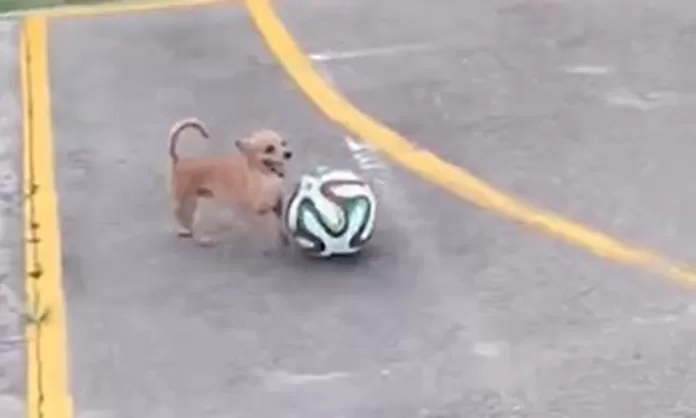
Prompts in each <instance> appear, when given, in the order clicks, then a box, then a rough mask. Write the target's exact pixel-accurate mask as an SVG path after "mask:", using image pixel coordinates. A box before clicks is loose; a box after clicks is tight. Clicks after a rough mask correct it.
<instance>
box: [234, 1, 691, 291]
mask: <svg viewBox="0 0 696 418" xmlns="http://www.w3.org/2000/svg"><path fill="white" fill-rule="evenodd" d="M245 4H246V7H247V9H248V11H249V14H250V15H251V17H252V20H253V21H254V23H255V25H256V28H257V29H258V31H259V32H260V33H261V35H262V37H263V38H264V39H265V41H266V44H267V45H268V47H269V49H270V50H271V52H272V53H273V54H274V55H275V56H276V58H277V60H278V61H279V62H280V64H281V66H282V67H283V68H284V69H285V71H286V73H287V74H288V75H289V76H290V78H292V79H293V80H294V81H295V83H296V84H297V85H298V87H299V88H300V89H301V90H302V91H303V92H304V94H305V95H306V96H307V97H308V98H309V99H310V100H311V101H312V102H313V103H314V104H315V105H316V106H317V107H318V108H319V109H320V110H321V111H322V112H323V113H324V114H325V115H326V116H327V117H328V118H329V119H331V120H332V121H334V122H335V123H337V124H339V125H342V126H343V127H344V128H345V129H347V130H348V131H349V132H351V133H353V134H354V135H356V136H358V137H359V138H361V139H362V140H363V141H365V142H367V143H368V144H370V145H372V146H374V147H375V148H377V149H379V150H380V151H382V152H383V153H385V154H386V155H387V156H389V157H390V158H391V159H392V160H393V161H395V162H396V163H398V164H400V165H401V166H403V167H405V168H406V169H408V170H410V171H411V172H413V173H415V174H417V175H418V176H420V177H422V178H424V179H426V180H428V181H430V182H432V183H434V184H436V185H439V186H440V187H442V188H443V189H445V190H447V191H449V192H450V193H451V194H453V195H455V196H457V197H459V198H461V199H464V200H467V201H469V202H471V203H473V204H476V205H478V206H479V207H481V208H484V209H487V210H490V211H492V212H496V213H497V214H499V215H500V216H503V217H505V218H507V219H509V220H512V221H515V222H518V223H521V224H524V225H526V226H529V227H531V228H534V229H535V230H537V231H540V232H542V233H545V234H547V235H549V236H552V237H554V238H558V239H561V240H564V241H566V242H568V243H571V244H574V245H576V246H578V247H581V248H584V249H585V250H587V251H589V252H591V253H592V254H595V255H597V256H600V257H603V258H605V259H609V260H612V261H616V262H619V263H622V264H625V265H629V266H632V267H635V268H638V269H642V270H648V271H651V272H655V273H658V274H662V275H665V276H667V277H668V278H670V279H672V280H674V281H676V282H678V283H680V284H681V285H684V286H689V287H696V270H694V269H693V268H691V267H688V266H685V265H681V263H674V262H671V261H669V260H668V259H666V258H665V257H663V256H661V255H659V254H657V253H655V252H653V251H650V250H647V249H642V248H636V247H634V246H632V245H628V244H625V243H622V242H621V241H619V240H617V239H615V238H613V237H611V236H608V235H606V234H603V233H601V232H599V231H595V230H592V229H591V228H588V227H586V226H583V225H581V224H579V223H576V222H573V221H570V220H567V219H564V218H563V217H561V216H559V215H556V214H554V213H551V212H548V211H545V210H543V209H539V208H536V207H533V206H532V205H529V204H527V203H524V202H522V201H520V200H518V199H516V198H515V197H513V196H510V195H508V194H506V193H504V192H501V191H499V190H496V189H495V188H494V187H492V186H491V185H489V184H487V183H486V182H484V181H482V180H480V179H478V178H477V177H475V176H474V175H472V174H471V173H469V172H468V171H466V170H464V169H462V168H460V167H457V166H456V165H454V164H451V163H449V162H447V161H444V160H442V159H441V158H439V157H438V156H436V155H434V154H433V153H431V152H429V151H427V150H424V149H420V148H417V147H416V146H415V145H413V144H412V143H411V142H410V141H408V140H407V139H405V138H404V137H402V136H401V135H399V134H398V133H396V132H394V131H392V130H391V129H389V128H387V127H386V126H384V125H382V124H381V123H379V122H378V121H376V120H374V119H373V118H371V117H370V116H368V115H366V114H364V113H363V112H361V111H360V110H359V109H357V108H356V107H355V106H353V105H352V104H351V103H349V102H348V101H347V100H346V99H345V98H343V97H342V96H341V95H340V94H339V93H337V92H336V91H335V90H334V89H333V88H332V87H331V86H330V85H329V84H328V83H327V82H326V81H325V80H323V79H322V78H321V76H319V75H318V73H317V72H316V71H315V70H314V68H312V64H311V63H310V61H309V59H308V58H307V57H306V55H305V54H304V53H303V52H302V50H301V49H300V47H299V46H298V45H297V43H296V42H295V40H294V39H293V38H292V36H291V35H290V33H288V31H287V30H286V29H285V27H284V25H283V22H282V21H281V20H280V19H279V18H278V16H277V15H276V13H275V11H274V10H273V7H272V6H271V4H270V1H269V0H245Z"/></svg>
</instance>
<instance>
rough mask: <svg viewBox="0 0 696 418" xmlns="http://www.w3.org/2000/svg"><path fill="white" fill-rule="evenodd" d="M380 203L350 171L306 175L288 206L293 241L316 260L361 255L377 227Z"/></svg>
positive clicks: (286, 217) (323, 169) (287, 223)
mask: <svg viewBox="0 0 696 418" xmlns="http://www.w3.org/2000/svg"><path fill="white" fill-rule="evenodd" d="M376 211H377V202H376V200H375V195H374V193H373V192H372V189H371V188H370V186H369V185H368V184H367V183H365V182H364V181H363V180H362V179H361V178H360V177H359V176H358V175H357V174H355V173H354V172H352V171H350V170H337V169H331V168H328V167H319V168H318V169H316V170H315V171H314V172H312V173H310V174H306V175H303V176H302V177H301V178H300V181H299V182H298V183H297V185H296V186H295V189H294V191H293V192H292V194H291V195H290V197H289V199H288V201H287V203H286V207H285V215H284V220H285V226H286V227H287V229H288V231H289V232H290V235H291V237H292V238H293V240H294V241H295V242H296V243H297V244H298V245H299V246H300V247H301V248H302V249H303V250H305V251H306V252H307V253H309V254H311V255H314V256H317V257H331V256H333V255H347V254H355V253H358V252H359V251H360V250H361V249H362V247H363V245H365V243H366V242H367V241H368V240H369V239H370V238H371V236H372V232H373V231H374V228H375V215H376Z"/></svg>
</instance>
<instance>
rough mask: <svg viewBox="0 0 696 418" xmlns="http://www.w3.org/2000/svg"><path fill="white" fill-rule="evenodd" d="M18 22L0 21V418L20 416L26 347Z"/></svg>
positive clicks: (22, 404) (22, 400)
mask: <svg viewBox="0 0 696 418" xmlns="http://www.w3.org/2000/svg"><path fill="white" fill-rule="evenodd" d="M19 27H20V25H19V24H18V23H17V22H9V21H3V22H0V85H2V86H3V90H2V92H1V93H0V415H2V416H3V417H8V418H15V417H22V416H24V412H25V408H24V392H25V384H26V381H25V344H24V333H23V330H22V321H21V316H22V313H23V303H24V300H23V299H24V298H23V294H24V280H23V274H22V271H23V269H24V267H23V265H22V253H21V250H20V248H21V238H22V234H21V222H20V219H21V203H22V202H21V194H22V193H21V185H20V179H21V175H20V172H19V170H20V166H21V163H20V161H21V159H20V158H21V157H20V148H21V139H20V138H21V136H20V133H21V115H20V101H19V100H20V97H19V87H18V84H19V82H18V81H19V69H18V67H19V60H18V58H19V53H18V48H17V45H18V33H19Z"/></svg>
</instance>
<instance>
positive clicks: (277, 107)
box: [49, 0, 696, 418]
mask: <svg viewBox="0 0 696 418" xmlns="http://www.w3.org/2000/svg"><path fill="white" fill-rule="evenodd" d="M619 3H621V2H619V1H618V0H617V1H616V2H613V3H611V4H609V5H606V4H604V5H602V4H598V3H595V2H581V3H573V4H571V3H563V2H521V3H520V2H518V3H516V4H512V2H505V4H503V2H497V3H496V2H490V3H486V4H487V5H486V6H483V5H482V4H480V2H479V3H476V4H474V2H463V1H461V0H459V1H457V2H454V1H448V2H445V1H444V0H437V1H435V2H432V3H429V6H428V8H427V9H421V8H420V6H418V4H420V3H416V2H413V3H411V4H409V3H407V4H402V5H401V7H399V8H398V9H394V8H389V9H387V8H386V3H385V5H379V4H373V2H360V1H357V2H351V3H350V4H349V5H345V4H343V5H342V6H341V5H339V4H337V2H333V1H323V2H317V1H301V2H297V1H293V2H280V4H279V5H278V7H279V10H280V12H281V15H282V17H283V18H284V20H285V21H286V22H287V24H288V26H289V28H290V29H291V30H292V32H293V33H294V34H295V35H296V36H297V38H298V40H299V41H300V43H301V44H302V45H303V46H304V48H305V49H306V50H307V51H309V52H310V53H315V54H324V55H317V56H315V60H316V61H317V64H318V65H319V67H320V70H321V71H322V72H323V73H324V75H325V76H326V77H330V78H331V79H332V80H333V82H334V84H335V86H336V88H337V89H339V90H340V91H342V92H344V93H345V94H346V95H347V96H348V97H349V98H351V99H352V100H354V101H355V102H356V103H357V104H358V105H359V107H361V108H363V109H364V110H365V111H367V112H368V113H372V114H374V115H376V117H378V118H379V119H381V120H383V121H384V122H386V123H387V124H389V125H391V126H393V127H394V128H396V129H397V130H399V131H401V132H402V133H404V134H406V135H407V136H408V137H409V138H411V139H413V140H414V141H416V142H418V144H419V145H421V146H424V147H427V148H431V149H433V150H435V151H437V152H438V153H439V154H441V155H443V156H446V157H447V158H448V159H451V160H453V161H456V162H459V163H462V165H465V166H467V167H469V168H471V169H473V170H474V171H475V172H476V173H477V174H480V175H481V176H482V177H483V178H485V179H487V180H490V181H492V182H494V183H495V184H496V185H499V186H501V187H503V188H505V189H507V190H509V191H512V192H515V193H516V194H518V195H521V196H523V197H525V198H528V199H530V200H533V201H535V202H537V203H539V204H543V205H545V206H549V207H551V208H553V209H557V210H558V211H560V212H562V213H565V214H568V215H571V216H573V217H575V218H577V219H580V220H583V221H587V222H588V223H591V224H593V225H595V226H597V227H602V228H605V229H608V230H611V231H612V232H616V233H617V234H619V235H621V236H622V237H625V238H626V239H628V240H630V241H635V242H638V243H641V244H645V245H649V246H653V247H656V248H658V249H661V250H664V251H665V252H667V253H669V254H672V255H675V256H681V257H682V258H685V259H692V260H694V259H696V255H694V254H691V253H690V250H689V249H688V244H689V243H690V241H689V239H690V236H689V234H688V232H689V225H690V219H689V218H688V212H686V211H684V212H683V215H682V216H681V217H680V216H677V213H676V212H673V211H674V210H676V209H675V208H677V202H682V204H685V205H686V206H687V207H688V202H689V193H688V191H681V193H680V194H676V195H675V194H668V193H667V192H668V191H669V190H668V189H667V188H668V187H671V186H674V184H675V179H677V178H681V177H679V176H678V175H679V173H681V174H685V173H686V174H688V173H690V171H689V170H688V168H687V167H686V165H683V164H685V162H686V161H688V160H689V159H688V157H689V155H690V152H691V151H690V148H689V144H688V142H687V141H686V140H685V139H684V138H683V137H684V136H685V135H687V132H688V124H687V123H686V120H685V119H683V118H684V117H685V116H684V115H685V114H686V109H687V108H688V106H689V103H690V102H689V101H688V100H687V99H688V97H689V96H688V92H689V84H688V80H689V78H688V76H689V75H688V74H686V73H677V71H678V68H681V67H680V65H681V62H678V61H675V62H669V61H667V62H668V63H669V64H667V63H665V62H666V61H665V57H664V56H660V55H659V54H660V53H664V49H654V50H650V49H646V50H645V51H641V50H639V51H640V52H636V53H635V54H636V55H635V56H633V55H631V54H629V53H628V52H625V54H626V55H625V56H624V57H623V58H622V59H623V61H622V60H621V59H620V58H621V57H622V56H621V55H620V52H621V51H624V49H625V48H628V47H629V46H631V45H632V44H630V45H629V43H627V41H625V40H626V39H628V38H629V37H630V36H633V35H635V38H632V39H639V40H641V39H643V38H641V37H639V36H638V35H639V34H641V33H643V32H641V31H648V30H649V28H652V27H654V28H655V31H656V32H655V33H662V32H660V30H658V29H665V28H666V27H678V28H681V27H682V26H679V25H677V24H675V22H676V23H679V22H680V21H681V19H685V17H684V16H688V14H687V13H688V12H689V8H688V6H686V5H685V6H684V7H683V10H679V13H676V12H671V11H668V10H666V9H657V10H658V12H659V13H658V12H655V13H652V14H647V12H645V13H644V14H641V13H639V12H637V11H635V10H633V11H632V13H633V14H628V17H626V16H622V18H621V19H620V18H619V17H620V16H619V13H618V12H619V11H620V10H622V9H619V6H618V4H619ZM501 5H502V6H506V7H499V6H501ZM653 7H659V6H653ZM638 9H639V8H636V10H638ZM426 12H428V13H429V14H430V16H431V17H430V18H428V19H425V15H426ZM655 16H657V17H655ZM594 18H597V19H599V20H593V19H594ZM631 19H634V20H631ZM645 21H648V23H650V24H651V25H654V26H650V25H645V24H643V23H645ZM618 23H621V25H620V26H619V27H620V30H619V29H612V28H614V27H616V26H614V25H618ZM596 27H599V28H601V29H602V30H601V31H600V30H598V29H596ZM49 29H50V31H49V34H50V41H51V43H50V54H49V55H50V76H51V83H52V86H51V91H52V98H53V101H52V102H53V109H52V110H53V122H54V132H55V143H56V144H55V147H56V159H57V163H56V166H57V169H58V172H57V177H58V185H59V193H60V211H61V221H62V239H63V250H64V254H63V264H64V278H63V280H64V285H65V291H66V298H67V300H66V305H67V310H68V328H69V329H68V331H69V341H70V365H71V368H70V373H71V376H70V378H71V385H72V391H73V395H74V401H75V416H77V417H115V418H130V417H140V416H148V417H153V418H157V417H160V416H161V417H175V418H176V417H187V418H188V417H192V416H197V417H237V416H238V417H247V416H249V417H252V416H253V417H259V416H262V417H266V416H268V417H276V416H277V417H303V418H314V417H326V416H345V417H361V418H363V417H368V418H369V417H375V418H377V417H380V418H382V417H395V418H396V417H398V418H404V417H430V418H433V417H459V416H461V417H471V416H486V417H498V416H500V417H509V416H520V417H522V416H534V417H536V416H559V417H560V416H564V417H586V416H597V417H635V416H650V417H657V416H659V417H663V416H664V417H680V416H689V415H690V414H691V411H692V408H694V407H696V405H694V401H693V399H694V397H693V396H691V395H692V392H693V391H694V389H696V387H693V385H690V383H689V382H690V381H693V376H692V372H691V371H690V369H692V368H693V367H691V366H692V362H693V360H692V358H693V355H692V353H691V344H692V343H693V342H694V325H693V324H694V319H695V318H694V315H695V314H696V313H695V312H694V311H696V309H694V306H693V305H692V298H691V296H690V295H689V294H687V293H684V292H683V291H682V290H681V289H678V288H677V287H675V286H673V285H670V284H667V283H665V282H662V281H660V279H659V278H657V277H654V276H651V275H647V274H642V273H640V272H636V271H633V270H629V269H626V268H624V267H621V266H616V265H613V264H609V263H608V262H605V261H602V260H599V259H596V258H593V257H592V256H590V255H588V254H586V253H584V252H581V251H580V250H577V249H574V248H570V247H568V246H566V245H564V244H561V243H559V242H557V241H553V240H549V239H547V238H545V237H543V236H540V235H536V234H532V233H529V232H530V231H526V230H524V229H521V228H520V227H518V226H516V225H512V224H509V223H507V222H505V221H503V220H501V219H500V218H498V217H497V216H495V215H493V214H489V213H486V212H482V211H480V210H477V209H475V208H473V207H471V206H470V205H468V204H465V203H462V202H461V201H459V200H455V199H454V198H453V197H451V196H449V195H446V194H445V193H443V192H442V191H440V190H439V189H436V188H434V187H432V186H431V185H428V184H426V183H424V182H422V181H421V180H420V179H418V178H415V177H413V176H412V175H411V174H409V173H406V172H404V171H402V170H401V169H398V168H396V167H393V166H392V165H391V164H390V163H389V161H388V160H386V159H384V158H383V157H381V156H380V155H378V154H377V153H375V152H373V151H372V150H370V149H369V148H367V147H365V146H362V145H360V144H359V143H356V142H354V140H353V139H351V138H350V137H347V135H346V133H345V132H344V131H342V130H341V129H340V127H337V126H334V125H331V124H329V123H328V122H327V121H326V120H325V119H324V118H322V117H321V116H320V115H319V114H318V112H317V111H316V109H314V108H313V107H312V106H311V105H310V104H309V103H308V102H307V101H306V99H305V98H304V97H303V96H302V94H301V93H300V92H299V91H298V90H297V88H296V87H295V86H294V85H293V84H292V83H290V82H289V81H288V79H287V77H286V76H285V74H284V73H283V72H282V71H281V69H280V68H279V67H278V66H277V64H276V63H275V61H274V60H273V59H272V58H271V56H270V55H269V54H268V53H267V51H266V49H265V47H264V45H263V43H262V41H261V40H260V38H259V37H258V35H257V34H256V32H255V30H254V28H253V27H252V25H251V24H250V22H249V20H248V18H247V17H246V15H245V13H244V10H243V9H241V8H239V7H235V6H221V7H215V8H210V9H200V10H192V11H187V12H185V13H165V12H163V13H156V14H148V15H141V16H138V15H132V16H122V17H108V18H105V17H100V18H95V19H89V20H61V21H52V22H50V27H49ZM612 30H615V31H617V32H616V33H614V32H612ZM674 30H676V29H674ZM574 31H575V32H574ZM575 33H577V34H578V35H577V36H576V38H577V39H576V38H573V37H572V36H570V35H572V34H575ZM585 33H587V34H588V35H585V37H582V36H580V35H579V34H585ZM597 33H599V35H597ZM680 33H681V32H680ZM569 34H570V35H569ZM600 35H601V36H600ZM619 35H623V36H624V38H621V37H620V36H619ZM602 36H604V37H606V39H611V40H614V41H615V42H616V44H615V45H616V46H615V47H614V49H611V48H610V46H611V45H613V44H611V43H610V42H608V41H606V39H605V38H602ZM665 36H666V35H665ZM566 37H569V38H570V40H568V39H566ZM656 37H657V38H659V37H658V36H656ZM573 39H575V40H574V41H573ZM652 39H653V38H650V39H647V36H646V40H645V42H648V41H650V42H657V41H653V40H652ZM680 39H681V38H680ZM684 39H686V38H684ZM453 40H455V41H456V42H454V44H453V45H454V46H451V45H449V44H448V43H450V44H452V42H453ZM561 41H563V42H561ZM564 42H565V43H564ZM573 42H575V44H578V45H581V46H582V48H581V49H580V50H578V51H579V52H578V51H575V52H572V53H571V52H567V51H565V52H564V50H563V48H560V49H559V47H558V44H559V43H561V44H564V45H565V44H569V45H570V47H568V48H571V49H572V47H573V45H575V44H574V43H573ZM622 42H623V43H622ZM409 45H410V46H409ZM413 45H416V47H414V46H413ZM646 45H647V46H649V45H651V44H650V43H649V42H648V43H647V44H646ZM647 46H646V48H647ZM583 48H584V49H583ZM602 48H606V49H602ZM635 48H637V47H635ZM370 50H372V52H370ZM327 51H328V52H331V53H334V55H333V56H334V57H336V56H338V57H339V58H332V55H330V54H328V53H327ZM557 51H560V52H557ZM596 51H598V52H596ZM602 51H604V52H602ZM335 52H343V55H340V54H335ZM351 52H352V54H351ZM649 53H653V54H655V56H656V58H655V59H657V58H661V60H660V61H661V62H663V64H662V67H659V66H657V65H656V64H655V67H654V68H653V67H652V66H651V65H652V64H651V63H653V61H652V60H648V59H647V58H644V56H647V55H648V54H649ZM593 54H597V55H593ZM340 57H344V58H340ZM346 57H347V58H346ZM674 57H677V58H679V59H682V58H681V57H682V56H681V55H680V54H679V51H678V50H676V51H674ZM610 58H612V59H614V61H611V60H610ZM631 58H633V59H634V61H631V60H630V59H631ZM639 58H640V59H643V60H644V61H640V62H643V63H644V65H645V67H641V66H640V65H638V64H637V63H638V62H639ZM677 58H675V59H677ZM684 59H685V58H684ZM624 63H629V64H634V65H627V64H624ZM624 65H626V67H628V70H624ZM658 67H659V68H662V69H663V70H664V71H666V73H665V74H664V79H663V82H661V83H659V82H658V81H659V80H660V79H659V77H658V78H655V77H656V76H655V74H658V75H659V74H662V73H661V72H659V71H660V70H659V68H658ZM588 68H590V69H589V70H588ZM665 68H666V69H665ZM685 68H688V67H685ZM621 71H629V72H630V74H631V75H630V77H629V76H623V75H622V74H623V73H622V72H621ZM578 72H581V73H583V72H584V73H585V75H578V74H577V73H578ZM588 73H590V74H589V75H588ZM592 74H599V75H592ZM622 77H624V78H622ZM631 80H638V81H635V83H639V82H643V83H644V84H643V85H647V86H648V87H649V88H650V90H651V91H652V89H653V88H655V89H656V90H657V87H654V85H653V84H649V83H648V81H646V80H652V81H653V82H654V83H655V84H659V90H660V91H662V96H659V95H653V96H649V95H648V94H647V93H650V91H648V92H647V93H645V94H644V95H642V96H641V95H638V94H637V93H635V92H634V91H633V89H634V87H633V85H632V84H631V83H630V82H631ZM655 80H658V81H655ZM669 82H671V83H672V84H670V83H669ZM648 87H645V88H648ZM665 92H666V93H665ZM669 92H671V93H672V94H671V95H670V94H667V93H669ZM631 94H633V96H631ZM634 96H635V97H634ZM438 97H439V98H438ZM631 97H633V98H632V99H631ZM636 97H637V98H636ZM651 97H652V98H651ZM593 100H594V101H593ZM631 103H632V104H631ZM651 103H652V104H653V105H654V106H653V107H651ZM655 103H657V104H655ZM612 106H614V107H612ZM617 106H618V108H615V107H617ZM189 115H197V116H199V117H200V118H202V119H203V120H205V121H207V122H208V123H209V125H210V127H211V131H212V132H213V136H214V137H215V138H214V141H211V144H210V145H211V148H212V152H215V151H217V152H220V151H224V150H230V149H231V148H230V145H231V141H230V140H231V139H232V138H237V137H240V136H242V135H244V134H245V133H247V132H249V131H250V130H252V129H255V128H257V127H259V126H262V125H266V126H272V127H275V128H277V129H278V130H280V131H281V132H283V133H285V134H286V135H287V136H288V138H289V139H290V140H291V141H292V142H293V144H294V146H295V148H296V153H297V155H298V160H297V161H296V163H295V164H296V165H295V166H294V167H293V170H294V175H297V174H298V173H299V172H300V171H302V170H304V169H307V168H311V167H312V166H314V165H316V164H319V163H327V164H332V165H342V166H348V167H354V168H356V169H361V170H362V172H363V173H364V175H365V176H366V177H367V178H369V179H370V180H372V181H373V182H374V184H375V185H376V188H377V192H378V197H379V199H380V203H381V206H380V210H381V212H380V214H379V216H380V218H379V231H378V233H377V235H376V236H375V238H374V242H373V245H372V246H371V248H370V250H369V251H368V253H367V254H365V257H364V258H362V259H361V260H360V261H359V262H349V263H346V262H343V263H321V262H319V263H318V262H309V261H307V260H305V259H303V258H302V257H298V256H297V255H295V254H266V255H264V254H262V253H261V251H260V250H259V249H258V248H254V247H251V248H250V247H247V246H246V245H241V244H240V242H242V239H243V237H241V236H237V237H231V239H230V241H229V242H230V243H229V245H225V246H222V247H219V248H214V249H201V248H197V247H195V246H193V245H192V244H191V243H190V242H186V241H182V240H179V239H177V238H176V237H174V236H173V235H172V233H171V231H170V225H171V224H170V221H169V210H170V208H169V204H168V200H167V194H166V175H167V163H168V161H167V159H166V153H165V149H166V144H165V141H166V134H167V132H168V129H169V126H170V124H171V123H172V122H173V121H174V120H176V119H177V118H179V117H183V116H189ZM653 118H654V119H653ZM667 122H670V123H669V124H667ZM665 126H668V127H665ZM651 129H653V130H654V132H653V131H651ZM660 129H665V130H666V129H670V130H669V131H660ZM651 133H655V135H651ZM656 133H661V135H659V142H658V140H657V139H656V138H655V136H656ZM678 138H682V140H681V141H679V140H678ZM611 139H614V142H610V140H611ZM200 145H201V144H200V143H196V141H195V140H193V139H192V140H190V141H189V142H187V143H186V144H185V146H190V147H191V148H194V147H197V146H200ZM190 151H196V152H198V151H199V150H190ZM590 156H592V159H593V161H589V159H590ZM642 161H645V164H647V167H648V168H647V169H645V170H647V171H645V170H642V169H640V170H639V169H637V168H636V167H635V165H636V164H638V163H639V162H642ZM682 163H683V164H682ZM641 167H643V166H641ZM582 170H586V171H582ZM644 172H645V173H647V174H645V173H644ZM626 173H629V174H630V176H626V175H625V174H626ZM650 173H652V174H653V176H650ZM641 176H645V177H641ZM554 179H555V180H554ZM679 190H681V189H679ZM653 193H661V194H653ZM654 196H659V198H656V197H654ZM677 199H681V200H677ZM600 200H601V201H600ZM658 201H659V202H661V203H658ZM590 202H592V203H595V204H592V205H590ZM659 205H664V206H659ZM670 208H672V209H670ZM680 208H682V207H680ZM670 210H672V212H670ZM663 211H664V212H663ZM627 213H628V214H627ZM665 213H667V214H669V215H670V216H668V217H667V220H665V219H666V218H665V216H664V214H665ZM680 213H682V212H680ZM619 217H620V218H621V219H628V220H629V221H623V222H615V221H614V220H615V219H618V218H619ZM658 221H659V222H660V223H658ZM668 221H670V222H672V223H673V225H676V226H675V227H673V228H668V225H671V223H669V222H668ZM651 222H652V223H651ZM617 225H618V226H617ZM612 228H617V229H612ZM670 230H674V231H676V232H674V233H672V232H669V231H670ZM239 234H241V233H239ZM668 234H672V235H668ZM235 238H236V239H235Z"/></svg>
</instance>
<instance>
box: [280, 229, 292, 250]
mask: <svg viewBox="0 0 696 418" xmlns="http://www.w3.org/2000/svg"><path fill="white" fill-rule="evenodd" d="M278 240H279V241H280V245H281V246H282V247H288V246H289V245H290V237H289V236H288V234H286V233H285V232H281V233H280V236H279V237H278Z"/></svg>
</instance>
